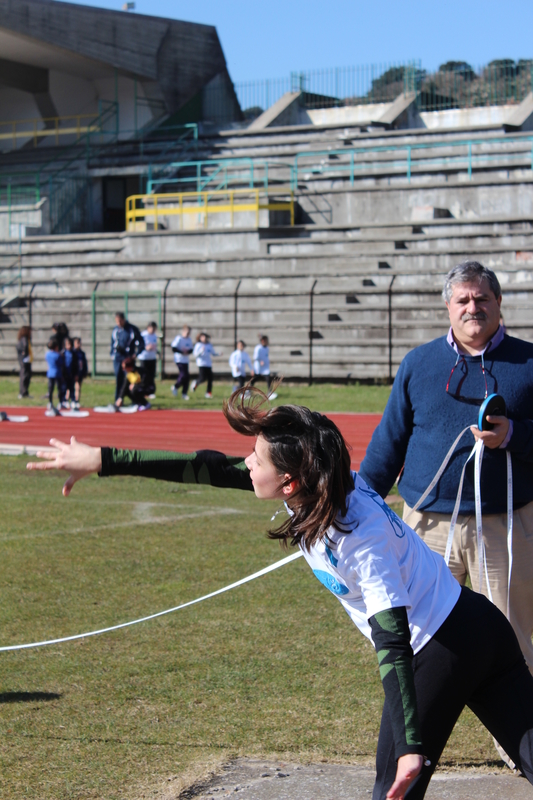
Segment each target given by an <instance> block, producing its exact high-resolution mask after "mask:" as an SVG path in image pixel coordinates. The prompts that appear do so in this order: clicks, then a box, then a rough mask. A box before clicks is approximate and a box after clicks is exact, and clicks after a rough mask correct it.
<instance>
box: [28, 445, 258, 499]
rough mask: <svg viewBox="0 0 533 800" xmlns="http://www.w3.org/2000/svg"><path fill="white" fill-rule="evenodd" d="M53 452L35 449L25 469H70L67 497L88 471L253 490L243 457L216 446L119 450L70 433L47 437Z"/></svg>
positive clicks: (65, 490)
mask: <svg viewBox="0 0 533 800" xmlns="http://www.w3.org/2000/svg"><path fill="white" fill-rule="evenodd" d="M50 444H52V445H53V446H54V447H56V448H57V451H56V452H54V453H51V452H44V451H40V452H38V453H37V456H38V457H39V458H42V459H43V461H42V462H37V461H34V462H31V463H30V464H28V465H27V466H28V469H40V470H47V469H62V470H65V471H66V472H70V476H69V478H68V480H67V481H66V483H65V485H64V486H63V494H64V495H65V497H67V496H68V495H69V494H70V492H71V490H72V487H73V486H74V484H75V483H76V482H77V481H79V480H80V479H81V478H85V477H86V476H87V475H91V474H92V473H98V475H100V476H101V477H108V476H111V475H138V476H141V477H145V478H155V479H156V480H166V481H174V482H177V483H197V484H204V485H208V486H217V487H219V488H226V489H244V490H247V491H253V484H252V481H251V479H250V473H249V471H248V468H247V466H246V464H245V463H244V458H242V457H240V456H226V455H224V453H219V452H218V451H216V450H198V451H197V452H194V453H176V452H172V451H167V450H119V449H116V448H112V447H102V448H100V447H90V446H89V445H86V444H82V443H81V442H78V441H77V440H76V438H75V437H74V436H73V437H72V438H71V440H70V444H66V443H65V442H61V441H60V440H59V439H51V440H50Z"/></svg>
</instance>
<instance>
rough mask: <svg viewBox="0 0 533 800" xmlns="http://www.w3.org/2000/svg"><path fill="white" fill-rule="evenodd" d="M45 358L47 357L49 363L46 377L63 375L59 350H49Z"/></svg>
mask: <svg viewBox="0 0 533 800" xmlns="http://www.w3.org/2000/svg"><path fill="white" fill-rule="evenodd" d="M45 358H46V363H47V364H48V369H47V371H46V377H47V378H59V377H61V353H58V352H57V350H48V351H47V353H46V355H45Z"/></svg>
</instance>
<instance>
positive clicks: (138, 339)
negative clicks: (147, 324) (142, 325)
mask: <svg viewBox="0 0 533 800" xmlns="http://www.w3.org/2000/svg"><path fill="white" fill-rule="evenodd" d="M115 323H116V324H115V327H114V328H113V330H112V332H111V351H110V355H111V358H112V359H113V371H114V373H115V377H116V384H115V400H116V399H117V398H118V396H119V394H120V391H121V389H122V384H123V383H124V370H123V369H122V362H123V361H124V359H125V358H127V357H128V356H133V358H135V357H136V356H138V355H139V354H140V353H142V351H143V350H144V339H143V337H142V336H141V332H140V330H139V328H137V327H136V326H135V325H132V324H131V322H128V320H127V319H126V317H125V316H124V314H123V313H122V311H117V313H116V314H115Z"/></svg>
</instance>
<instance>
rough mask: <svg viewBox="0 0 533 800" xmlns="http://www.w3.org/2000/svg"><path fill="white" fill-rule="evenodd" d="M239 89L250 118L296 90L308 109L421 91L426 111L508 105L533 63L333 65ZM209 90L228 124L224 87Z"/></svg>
mask: <svg viewBox="0 0 533 800" xmlns="http://www.w3.org/2000/svg"><path fill="white" fill-rule="evenodd" d="M234 88H235V92H236V95H237V97H238V100H239V103H240V106H241V108H242V110H243V113H244V117H245V119H248V120H252V119H255V118H256V117H258V116H259V115H260V114H261V113H262V112H263V111H265V110H266V109H267V108H270V106H272V105H273V104H274V103H275V102H277V101H278V100H279V99H280V98H281V97H282V96H283V95H284V94H286V93H287V92H295V91H301V92H302V95H301V98H300V102H301V104H302V105H303V106H304V107H305V108H308V109H315V108H331V107H342V106H357V105H368V104H372V103H390V102H392V101H393V100H394V99H395V98H396V97H398V95H400V94H402V93H403V94H405V93H407V92H416V93H417V104H418V107H419V109H420V110H421V111H441V110H446V109H453V108H476V107H479V106H490V105H507V104H517V103H520V102H521V101H522V100H523V99H524V98H525V97H526V95H527V94H529V92H531V91H533V59H522V60H520V61H516V62H515V61H513V60H511V59H499V60H495V61H491V62H490V63H489V64H486V65H482V66H478V67H472V66H471V65H470V64H468V63H467V62H465V61H449V62H447V63H445V64H442V65H441V66H440V67H439V69H438V70H436V71H434V72H429V71H427V70H425V69H423V68H422V64H421V61H420V60H412V61H406V62H396V63H385V64H368V65H362V66H350V67H333V68H329V69H315V70H304V71H297V72H291V74H290V75H288V76H286V77H282V78H267V79H264V80H256V81H246V82H239V83H236V84H234ZM204 92H207V93H208V94H209V105H210V107H211V108H213V109H214V110H215V115H214V116H215V117H216V119H214V120H213V121H215V122H216V121H223V116H224V97H223V94H222V93H221V91H220V89H218V88H216V87H213V88H211V89H205V90H204ZM217 93H218V95H220V96H218V95H217ZM219 107H220V113H219V114H218V116H217V113H216V109H217V108H219ZM218 117H220V119H218Z"/></svg>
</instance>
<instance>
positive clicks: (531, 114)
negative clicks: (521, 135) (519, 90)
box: [503, 92, 533, 131]
mask: <svg viewBox="0 0 533 800" xmlns="http://www.w3.org/2000/svg"><path fill="white" fill-rule="evenodd" d="M532 121H533V92H530V93H529V94H528V95H527V97H525V98H524V99H523V100H522V102H521V103H520V105H519V106H518V108H516V109H515V110H514V111H513V112H512V114H510V115H509V117H508V118H507V120H506V121H505V123H504V126H503V127H504V129H505V130H506V131H516V130H531V127H532V125H531V123H532Z"/></svg>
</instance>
